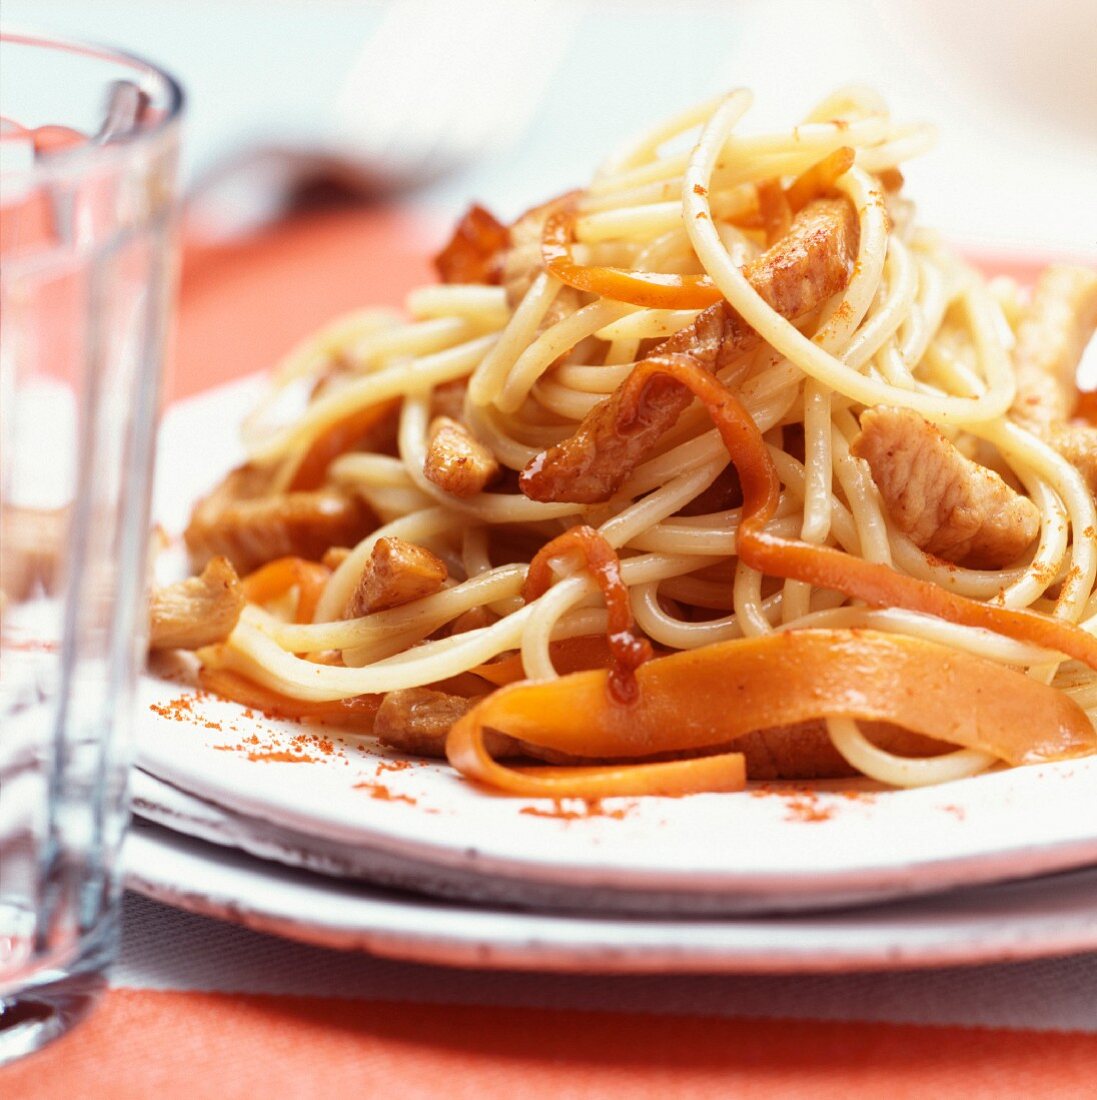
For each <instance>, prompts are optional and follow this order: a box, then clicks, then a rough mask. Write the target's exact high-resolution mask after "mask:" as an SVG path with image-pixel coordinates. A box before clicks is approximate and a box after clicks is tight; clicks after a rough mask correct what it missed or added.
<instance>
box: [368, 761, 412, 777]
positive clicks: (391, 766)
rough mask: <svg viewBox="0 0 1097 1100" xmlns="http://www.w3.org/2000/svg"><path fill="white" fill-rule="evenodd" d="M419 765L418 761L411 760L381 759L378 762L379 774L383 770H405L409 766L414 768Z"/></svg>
mask: <svg viewBox="0 0 1097 1100" xmlns="http://www.w3.org/2000/svg"><path fill="white" fill-rule="evenodd" d="M416 766H417V762H413V761H411V760H379V761H378V762H377V774H378V775H380V774H381V773H382V772H403V771H407V770H408V768H414V767H416Z"/></svg>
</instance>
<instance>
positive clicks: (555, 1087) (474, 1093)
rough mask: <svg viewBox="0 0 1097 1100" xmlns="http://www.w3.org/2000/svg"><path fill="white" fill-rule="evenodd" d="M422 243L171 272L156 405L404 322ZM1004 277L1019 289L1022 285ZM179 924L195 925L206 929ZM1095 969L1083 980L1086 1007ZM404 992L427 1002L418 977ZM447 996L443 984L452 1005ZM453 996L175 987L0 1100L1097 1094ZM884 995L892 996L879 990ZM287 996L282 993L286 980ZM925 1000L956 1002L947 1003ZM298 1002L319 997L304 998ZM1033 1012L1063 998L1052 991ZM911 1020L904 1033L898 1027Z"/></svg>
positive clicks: (992, 1057)
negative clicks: (381, 309)
mask: <svg viewBox="0 0 1097 1100" xmlns="http://www.w3.org/2000/svg"><path fill="white" fill-rule="evenodd" d="M420 225H421V223H420V222H419V221H417V220H415V219H412V218H411V216H410V215H408V214H403V213H398V212H357V213H349V214H348V213H341V214H325V215H322V216H314V217H312V218H310V219H309V220H307V221H300V222H296V223H294V224H290V225H286V226H282V227H280V228H278V229H276V230H272V231H269V232H266V233H264V234H262V235H260V236H258V237H256V238H253V239H251V240H249V241H246V242H243V243H241V244H238V245H235V246H233V247H229V248H224V247H222V248H205V249H194V250H191V251H190V252H189V253H188V255H187V257H186V260H185V265H184V272H183V278H182V287H181V310H180V319H179V334H178V354H177V360H176V364H175V368H174V371H173V374H172V378H171V382H170V386H169V393H170V394H171V395H172V396H174V397H180V396H185V395H187V394H191V393H194V392H197V391H199V390H202V389H204V388H207V387H209V386H211V385H214V384H217V383H218V382H223V381H227V380H228V379H230V378H232V377H235V376H238V375H241V374H245V373H248V372H251V371H255V370H260V369H262V368H264V367H266V366H268V365H270V364H271V363H272V362H273V361H274V360H275V359H276V358H277V357H278V356H279V355H281V354H282V353H283V352H284V351H285V350H286V349H287V348H288V347H289V346H290V345H291V344H292V343H293V342H294V341H295V340H296V339H298V338H299V337H301V336H303V335H305V334H307V333H308V332H309V331H310V330H311V329H313V328H314V327H316V326H317V325H318V324H320V323H321V322H323V321H324V320H326V319H327V318H329V317H330V316H332V315H334V314H336V313H338V312H340V311H342V310H345V309H349V308H352V307H355V306H360V305H363V304H368V303H371V302H376V303H389V304H396V303H398V302H399V301H400V299H401V298H402V296H403V294H404V293H405V292H406V291H407V290H408V289H409V288H410V287H412V286H414V285H416V284H417V283H419V282H421V281H423V280H424V279H426V278H428V277H429V265H428V264H427V262H426V259H425V257H426V256H427V255H428V253H429V249H430V239H431V237H432V236H434V237H435V238H437V237H438V236H439V234H432V233H431V232H429V231H428V232H424V231H423V230H422V229H420V228H419V227H420ZM1017 273H1018V274H1021V275H1024V274H1025V270H1024V265H1023V264H1020V265H1018V267H1017ZM142 904H146V903H142ZM149 908H151V909H155V907H149ZM154 919H155V918H154ZM179 919H180V920H182V919H183V918H179ZM186 919H187V920H189V921H192V922H198V924H201V922H199V919H198V918H186ZM163 923H164V929H165V930H164V932H163V941H164V949H165V951H168V950H170V948H171V947H172V946H173V941H172V933H171V931H170V930H168V928H167V924H168V921H167V920H166V918H165V919H164V921H163ZM203 935H206V938H207V939H208V938H209V937H208V934H206V933H201V932H198V933H196V938H195V939H194V940H192V941H191V946H190V948H188V949H189V950H191V951H201V950H203V942H204V941H203V939H202V936H203ZM240 935H241V936H243V935H245V934H244V933H240ZM252 939H253V940H256V941H260V937H252ZM269 944H270V946H269V950H268V949H267V948H265V947H263V948H262V950H264V951H267V954H268V955H272V956H274V957H275V958H277V959H279V960H281V959H282V958H288V957H289V956H290V955H291V949H290V948H289V947H288V946H283V945H281V944H279V943H277V942H276V941H273V940H271V941H269ZM256 950H259V948H256ZM293 951H296V952H298V953H300V952H302V951H304V949H300V948H295V949H293ZM1092 961H1093V960H1090V961H1089V963H1087V964H1086V967H1085V969H1084V972H1083V973H1084V975H1087V976H1085V977H1083V979H1082V980H1083V981H1085V982H1087V983H1088V985H1089V987H1090V988H1091V990H1092V992H1093V996H1094V998H1095V999H1097V983H1095V982H1094V981H1093V979H1094V977H1095V975H1097V970H1095V968H1094V966H1093V965H1092ZM347 965H348V967H350V966H351V963H350V962H348V963H347ZM409 969H410V968H409ZM999 969H1000V968H999ZM169 972H173V971H171V968H170V967H169ZM393 972H396V973H399V968H398V967H397V966H396V965H395V964H392V967H391V969H390V971H389V972H388V973H390V974H391V973H393ZM415 972H416V974H417V975H418V978H417V981H418V982H419V983H420V987H421V986H422V984H423V981H424V978H423V973H424V969H423V968H416V971H415ZM173 973H174V972H173ZM427 973H428V974H429V971H427ZM1053 973H1054V974H1055V975H1059V976H1060V977H1058V978H1055V979H1053V980H1052V983H1051V984H1054V981H1061V980H1062V979H1061V975H1062V974H1063V973H1064V967H1063V965H1062V964H1060V966H1059V967H1058V968H1057V969H1056V970H1055V971H1054V972H1053ZM439 980H441V976H440V979H439ZM455 980H456V979H451V978H449V977H447V978H446V982H447V983H448V985H447V988H452V986H453V983H454V981H455ZM464 980H465V985H464V987H463V988H464V989H465V1001H466V1003H464V1004H461V1003H458V1004H432V1003H423V1002H424V1001H425V1000H430V998H423V997H421V996H419V997H416V998H414V1001H415V1003H412V1001H401V1000H400V999H399V998H400V995H401V990H400V988H398V985H399V983H398V981H394V982H393V983H392V985H391V986H389V987H386V988H385V989H384V990H382V991H381V993H380V995H379V994H378V992H377V991H376V990H375V989H374V990H370V991H369V992H368V993H367V992H366V990H363V999H354V998H351V997H346V996H340V997H339V998H326V997H323V998H322V997H317V996H300V995H297V996H295V995H280V996H273V995H256V994H255V993H249V992H246V990H247V988H248V986H247V985H246V984H241V985H240V986H239V987H237V988H240V989H241V990H242V992H241V993H239V994H235V993H225V992H204V991H201V990H200V989H197V990H196V989H194V988H178V987H171V983H170V980H169V981H167V982H166V983H164V982H161V983H160V984H161V985H163V984H167V985H168V988H160V989H156V990H152V989H141V988H114V989H112V990H111V991H110V992H109V993H108V994H107V996H106V998H105V1002H104V1004H103V1005H102V1006H101V1007H100V1008H99V1010H98V1012H97V1013H96V1014H95V1015H94V1016H92V1017H91V1019H90V1020H89V1021H87V1022H86V1023H84V1024H83V1025H81V1026H80V1027H79V1028H77V1029H76V1031H75V1032H74V1033H73V1034H72V1035H71V1036H69V1037H67V1038H66V1039H64V1040H62V1041H60V1042H58V1043H56V1044H54V1045H53V1046H52V1047H50V1048H48V1049H47V1050H45V1051H43V1052H42V1053H40V1054H38V1055H35V1056H34V1057H32V1058H30V1059H28V1060H26V1061H24V1062H23V1063H21V1064H19V1065H17V1066H15V1067H13V1068H10V1069H8V1070H6V1071H0V1096H3V1097H7V1098H11V1100H16V1098H27V1100H30V1098H36V1100H52V1098H57V1100H107V1098H110V1100H129V1098H134V1100H136V1098H146V1097H155V1098H156V1100H203V1098H206V1097H208V1098H211V1100H212V1098H217V1100H234V1098H237V1097H239V1098H252V1097H263V1096H268V1095H269V1096H279V1097H284V1098H286V1100H296V1098H297V1097H312V1096H316V1097H320V1096H323V1097H325V1098H328V1097H338V1096H344V1095H358V1096H364V1097H374V1096H376V1097H387V1096H394V1097H400V1098H401V1100H414V1098H417V1097H470V1098H472V1097H475V1098H477V1100H478V1098H480V1097H482V1096H484V1095H485V1094H486V1093H488V1092H490V1093H491V1094H493V1095H495V1096H499V1097H511V1096H514V1097H524V1096H545V1097H557V1096H559V1097H565V1096H566V1097H575V1098H586V1097H591V1098H594V1097H607V1098H608V1097H630V1098H631V1097H635V1098H645V1097H651V1098H655V1097H659V1098H662V1097H675V1098H678V1097H681V1098H687V1097H694V1096H696V1097H702V1096H704V1097H712V1096H725V1095H736V1094H739V1093H740V1092H741V1093H742V1094H744V1095H749V1096H751V1097H758V1098H769V1097H796V1098H801V1097H810V1098H812V1100H824V1098H826V1097H836V1098H838V1097H841V1098H843V1100H844V1098H849V1097H860V1096H866V1097H870V1096H871V1097H879V1096H889V1097H894V1098H899V1097H906V1096H935V1097H950V1096H956V1097H964V1098H965V1100H974V1098H976V1097H981V1096H987V1097H991V1096H993V1097H1001V1096H1017V1095H1021V1094H1029V1095H1032V1096H1040V1097H1044V1096H1078V1097H1081V1096H1093V1095H1095V1094H1097V1085H1095V1081H1097V1034H1094V1033H1092V1031H1091V1032H1064V1031H1059V1032H1056V1031H1047V1030H1040V1031H1036V1030H1032V1031H1019V1030H1008V1031H1007V1030H1001V1029H998V1030H995V1029H988V1028H979V1027H957V1026H936V1027H925V1026H918V1027H915V1026H899V1025H890V1024H882V1023H879V1022H876V1023H871V1022H870V1023H856V1022H835V1021H833V1020H829V1021H828V1020H812V1019H797V1020H772V1019H770V1020H760V1019H749V1018H748V1019H734V1018H727V1017H728V1016H729V1015H734V1008H735V1006H734V1004H733V1005H731V1006H730V1008H731V1011H730V1012H723V1011H722V1012H721V1013H720V1014H719V1015H714V1014H709V1013H707V1012H706V1010H705V1009H704V1008H703V1007H702V1008H701V1009H700V1010H699V1012H698V1013H694V1014H691V1013H690V1010H689V1009H688V1007H687V1010H686V1011H685V1012H683V1011H682V1010H681V1006H678V1008H677V1009H676V1010H675V1011H674V1012H673V1013H671V1012H661V1011H658V1010H653V1008H652V1004H653V1003H655V1004H657V1003H658V1000H657V998H656V999H655V1000H654V1001H652V1000H651V999H650V998H649V999H648V1000H646V1001H644V1002H643V1003H637V1004H636V1005H631V1004H630V1005H628V1008H630V1009H632V1011H625V1010H624V1009H622V1010H615V1011H605V1010H600V1011H576V1010H569V1011H563V1010H559V1009H550V1008H530V1007H510V1006H499V1005H498V1004H485V1003H483V1002H484V1001H485V1000H491V999H492V998H484V997H483V995H482V991H483V988H484V986H485V984H488V983H490V982H491V981H492V980H493V976H492V975H490V974H484V973H483V972H479V973H470V974H468V975H467V977H466V978H465V979H464ZM714 980H716V979H714ZM877 980H878V981H879V982H880V983H885V984H886V983H887V982H888V977H887V976H886V975H884V976H881V977H880V978H879V979H877ZM957 980H961V981H963V982H964V983H965V988H966V989H967V990H968V995H969V996H970V987H971V984H972V982H977V981H978V977H977V972H966V973H965V972H960V977H959V978H958V979H957ZM522 981H523V982H524V983H525V989H526V990H527V995H526V996H525V997H524V1003H525V1004H526V1005H528V1004H530V1003H537V992H538V989H539V979H538V978H537V977H536V976H528V977H526V978H523V979H522ZM652 981H658V979H652ZM817 982H818V979H814V980H810V979H805V981H804V984H803V996H804V999H805V1003H804V1005H803V1007H802V1008H798V1010H797V1013H796V1014H797V1015H800V1016H807V1017H810V1016H811V997H812V996H813V993H812V990H813V989H815V990H818V988H819V987H818V985H817ZM180 984H190V983H180ZM224 984H225V983H222V988H223V987H224ZM229 984H230V985H231V983H229ZM281 984H282V988H285V989H288V990H291V991H292V990H293V989H294V972H293V969H292V967H288V968H287V970H286V973H285V975H284V981H283V982H282V983H281ZM314 984H315V983H314ZM457 984H458V985H460V981H458V983H457ZM734 988H735V987H733V986H731V985H729V986H728V989H729V993H728V996H729V997H732V998H733V997H734V996H735V993H734V991H733V990H734ZM853 988H855V987H852V986H851V989H853ZM860 988H862V989H863V988H864V987H863V986H862V987H860ZM900 988H903V986H902V985H900ZM931 988H933V989H937V990H938V991H940V990H942V989H947V988H948V985H947V982H946V983H944V984H942V983H941V982H940V981H938V983H937V985H936V986H933V987H931ZM297 989H298V990H299V991H304V992H313V989H312V987H310V986H307V985H304V984H303V985H301V986H298V987H297ZM991 990H992V987H991V986H990V985H989V984H988V986H987V995H988V996H993V995H994V994H993V993H992V991H991ZM1040 992H1041V995H1042V996H1046V997H1054V996H1055V989H1054V988H1049V989H1045V990H1041V991H1040ZM786 993H787V987H786ZM1076 994H1077V991H1075V996H1076ZM447 996H448V997H449V999H459V996H460V995H457V997H454V995H452V993H451V994H448V995H447ZM900 996H901V994H900ZM934 996H937V997H938V998H939V1000H940V1002H941V1004H940V1009H941V1015H940V1019H941V1020H952V1019H954V1016H953V1015H951V1014H950V1012H949V1006H948V1004H947V1003H946V1002H947V996H946V995H942V994H941V993H940V992H938V993H936V994H934ZM478 1002H479V1003H478ZM543 1003H544V1002H543ZM923 1008H924V1006H923ZM848 1015H849V1017H850V1018H851V1019H852V1020H856V1018H857V1016H858V1006H857V1005H856V1004H850V1005H849V1011H848ZM902 1015H903V1014H902V1013H901V1012H897V1013H896V1018H902ZM922 1015H923V1016H925V1015H926V1012H925V1011H923V1012H922ZM930 1015H932V1013H930ZM1029 1015H1030V1018H1031V1019H1032V1023H1031V1026H1032V1027H1033V1028H1037V1027H1044V1026H1046V1025H1045V1024H1044V1022H1043V1021H1042V1020H1040V1019H1037V1018H1035V1013H1034V1012H1030V1014H1029ZM908 1018H909V1016H908ZM1052 1026H1054V1025H1052ZM1086 1026H1088V1025H1086ZM352 1090H353V1091H352Z"/></svg>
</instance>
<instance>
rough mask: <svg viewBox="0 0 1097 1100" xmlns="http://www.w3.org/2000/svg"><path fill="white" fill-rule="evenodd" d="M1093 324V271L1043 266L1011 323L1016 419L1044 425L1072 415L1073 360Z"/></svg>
mask: <svg viewBox="0 0 1097 1100" xmlns="http://www.w3.org/2000/svg"><path fill="white" fill-rule="evenodd" d="M1095 326H1097V272H1095V271H1090V270H1089V269H1088V268H1084V267H1067V266H1065V265H1053V266H1052V267H1049V268H1047V269H1046V270H1045V271H1044V272H1043V273H1042V274H1041V276H1040V278H1039V279H1038V280H1037V282H1036V287H1035V289H1034V290H1033V293H1032V302H1031V303H1030V305H1029V307H1028V309H1027V310H1025V314H1024V317H1023V318H1022V320H1021V323H1020V324H1019V325H1018V326H1017V345H1016V347H1015V348H1014V351H1013V362H1014V366H1015V369H1016V372H1017V397H1016V399H1015V400H1014V402H1013V409H1012V415H1013V417H1014V418H1015V419H1016V420H1019V421H1024V422H1031V423H1035V424H1040V425H1042V426H1046V425H1049V424H1055V423H1059V422H1062V421H1064V420H1066V419H1067V418H1068V417H1069V416H1071V415H1072V414H1073V412H1074V407H1075V405H1076V404H1077V401H1078V386H1077V380H1076V372H1077V370H1078V363H1079V361H1080V360H1081V358H1082V352H1084V351H1085V348H1086V344H1087V343H1088V342H1089V339H1090V337H1091V336H1092V335H1093V330H1094V327H1095Z"/></svg>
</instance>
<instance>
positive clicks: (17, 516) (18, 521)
mask: <svg viewBox="0 0 1097 1100" xmlns="http://www.w3.org/2000/svg"><path fill="white" fill-rule="evenodd" d="M68 524H69V509H68V508H67V507H65V508H25V507H21V506H19V505H12V504H9V505H5V506H4V509H3V512H0V593H2V594H3V596H4V602H5V603H6V602H7V601H8V600H14V601H18V600H23V599H26V598H27V597H28V596H29V595H31V594H32V593H33V592H34V591H35V589H36V588H38V587H41V588H42V589H44V590H45V591H47V592H48V591H49V590H50V589H51V588H52V586H53V579H54V574H55V573H56V571H57V565H58V562H59V560H60V558H61V549H62V546H63V545H64V538H65V533H66V531H67V530H68Z"/></svg>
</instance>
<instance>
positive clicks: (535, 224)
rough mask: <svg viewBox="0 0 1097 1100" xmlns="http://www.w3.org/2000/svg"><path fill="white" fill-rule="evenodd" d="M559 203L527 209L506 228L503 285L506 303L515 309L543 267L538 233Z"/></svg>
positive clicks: (554, 201) (554, 202) (547, 203)
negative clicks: (508, 243) (506, 240)
mask: <svg viewBox="0 0 1097 1100" xmlns="http://www.w3.org/2000/svg"><path fill="white" fill-rule="evenodd" d="M558 201H559V200H556V199H554V200H553V201H551V202H546V203H542V204H541V205H540V206H535V207H534V208H533V209H532V210H527V211H526V212H525V213H524V214H523V215H522V216H521V217H519V218H518V220H517V221H516V222H515V223H514V224H513V225H512V226H511V227H510V245H509V247H508V248H507V251H506V254H505V255H504V257H503V286H504V288H505V289H506V292H507V302H508V303H509V304H510V305H511V306H516V305H517V304H518V303H519V302H520V301H521V300H522V299H523V298H524V297H525V296H526V291H528V290H529V288H530V286H531V285H532V283H533V280H534V279H535V278H536V277H537V275H538V274H539V272H540V271H541V270H542V268H543V266H544V265H543V264H542V262H541V234H542V232H543V231H544V228H545V221H546V219H547V218H548V216H549V214H550V213H551V212H552V211H553V210H554V209H555V208H556V205H557V202H558Z"/></svg>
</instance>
